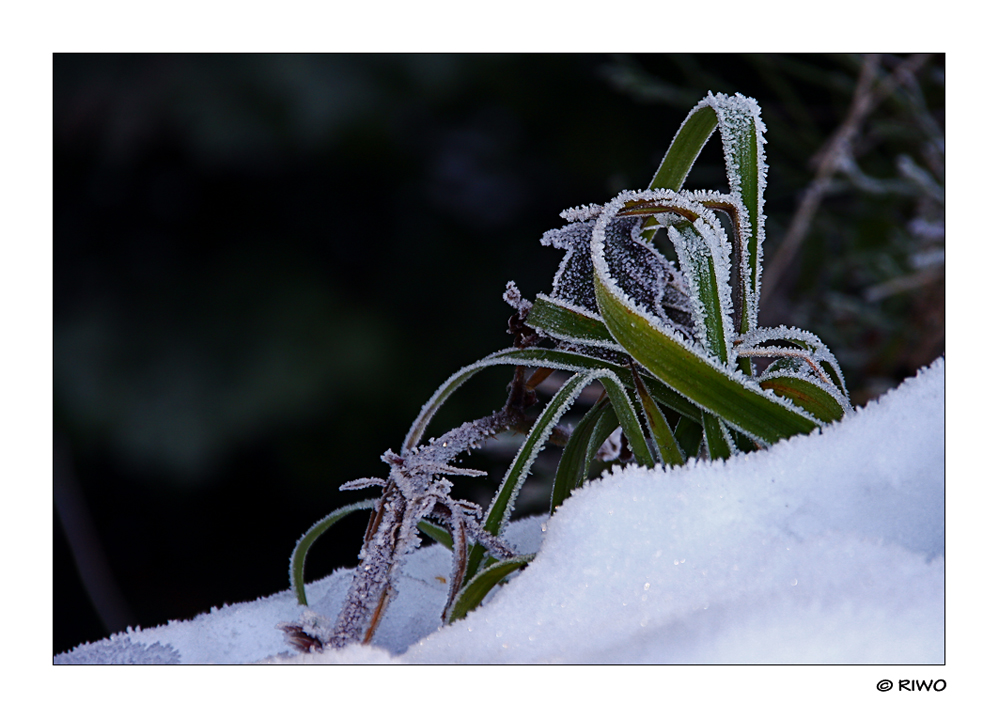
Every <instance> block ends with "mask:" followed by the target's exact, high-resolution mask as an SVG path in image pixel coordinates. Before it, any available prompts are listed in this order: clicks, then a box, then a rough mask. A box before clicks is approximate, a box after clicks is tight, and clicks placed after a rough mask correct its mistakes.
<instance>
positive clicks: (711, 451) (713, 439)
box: [703, 412, 732, 459]
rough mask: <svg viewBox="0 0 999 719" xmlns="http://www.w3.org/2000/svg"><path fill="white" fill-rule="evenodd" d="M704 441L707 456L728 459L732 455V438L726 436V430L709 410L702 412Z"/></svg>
mask: <svg viewBox="0 0 999 719" xmlns="http://www.w3.org/2000/svg"><path fill="white" fill-rule="evenodd" d="M703 424H704V442H705V444H706V445H707V448H708V456H709V457H710V458H711V459H728V458H729V457H731V456H732V439H731V438H730V437H729V436H728V430H726V429H725V426H724V425H723V424H722V423H721V422H720V421H719V420H718V418H717V417H716V416H714V415H713V414H710V413H709V412H705V413H704V419H703Z"/></svg>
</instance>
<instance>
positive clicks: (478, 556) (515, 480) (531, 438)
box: [466, 372, 595, 581]
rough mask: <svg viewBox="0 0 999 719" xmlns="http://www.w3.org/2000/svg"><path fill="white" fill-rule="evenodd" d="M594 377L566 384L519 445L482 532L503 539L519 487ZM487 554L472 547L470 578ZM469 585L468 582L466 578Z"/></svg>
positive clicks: (581, 376)
mask: <svg viewBox="0 0 999 719" xmlns="http://www.w3.org/2000/svg"><path fill="white" fill-rule="evenodd" d="M594 374H595V373H593V372H582V373H580V374H575V375H573V376H572V377H570V378H569V379H568V380H566V381H565V383H564V384H563V385H562V386H561V387H560V388H559V390H558V392H556V393H555V396H554V397H552V398H551V400H550V401H549V402H548V404H547V405H546V406H545V409H544V411H542V413H541V415H540V416H539V417H538V418H537V420H535V422H534V426H533V427H531V431H530V432H529V433H528V434H527V439H525V440H524V443H523V444H522V445H520V449H519V450H518V451H517V456H516V457H514V459H513V462H512V463H511V464H510V467H509V468H508V469H507V471H506V475H505V476H504V477H503V481H502V482H501V483H500V487H499V489H498V490H496V494H495V495H494V496H493V501H492V503H491V504H490V505H489V510H488V511H487V512H486V518H485V520H483V522H482V528H483V529H484V530H485V531H487V532H489V533H490V534H492V535H493V536H496V537H498V536H500V534H501V533H502V531H503V527H505V526H506V523H507V520H508V519H509V518H510V512H511V511H512V510H513V504H514V502H515V501H516V500H517V494H518V493H519V492H520V487H521V485H522V484H523V483H524V479H525V478H526V477H527V473H528V472H530V470H531V466H532V465H533V464H534V460H535V458H536V457H537V456H538V452H540V451H541V449H542V448H543V447H544V444H545V442H546V441H547V440H548V437H549V436H551V433H552V430H553V429H555V425H556V424H558V421H559V419H561V418H562V415H563V414H565V411H566V410H567V409H569V407H570V406H571V405H572V403H573V402H575V401H576V398H577V397H578V396H579V393H580V392H582V391H583V389H584V388H585V387H586V386H587V385H588V384H590V382H592V381H593V379H594V376H593V375H594ZM485 553H486V551H485V548H484V547H483V546H482V545H481V544H479V543H476V544H475V545H474V546H473V547H472V549H471V551H470V552H469V554H468V566H469V568H470V569H471V571H470V572H469V574H473V573H475V572H476V571H478V569H479V565H480V564H481V563H482V560H483V557H484V556H485ZM466 581H470V580H468V579H467V575H466Z"/></svg>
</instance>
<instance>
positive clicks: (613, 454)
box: [281, 93, 853, 650]
mask: <svg viewBox="0 0 999 719" xmlns="http://www.w3.org/2000/svg"><path fill="white" fill-rule="evenodd" d="M716 129H717V130H718V131H719V133H720V135H721V140H722V147H723V151H724V157H725V167H726V172H727V178H728V184H729V192H727V193H720V192H709V191H704V190H687V189H683V183H684V180H685V179H686V177H687V174H688V172H689V171H690V168H691V166H692V165H693V163H694V161H695V160H696V159H697V157H698V155H699V154H700V152H701V149H702V148H703V147H704V144H705V143H706V142H707V140H708V138H709V137H710V136H711V134H712V133H713V132H714V131H715V130H716ZM764 130H765V128H764V125H763V122H762V120H761V119H760V110H759V106H758V105H757V103H756V101H755V100H752V99H750V98H746V97H743V96H742V95H738V94H737V95H735V96H734V97H730V96H727V95H715V94H711V93H709V94H708V96H707V97H706V98H704V99H703V100H702V101H701V102H700V103H698V104H697V105H696V106H695V107H694V109H693V110H691V112H690V114H689V115H688V116H687V118H686V119H685V120H684V122H683V124H682V125H681V127H680V130H679V131H678V132H677V134H676V136H675V137H674V139H673V142H672V144H671V145H670V148H669V150H668V151H667V153H666V156H665V157H664V158H663V161H662V164H661V165H660V167H659V169H658V171H657V172H656V174H655V176H654V177H653V180H652V183H651V184H650V187H649V188H648V189H646V190H627V191H624V192H622V193H620V194H619V195H618V196H617V197H615V198H613V199H612V200H610V201H609V202H607V203H605V204H602V205H599V204H591V205H585V206H581V207H576V208H572V209H569V210H565V211H564V212H563V213H562V218H563V219H564V220H565V221H566V222H567V223H568V224H566V225H565V226H564V227H562V228H560V229H555V230H550V231H549V232H546V233H545V234H544V236H543V237H542V239H541V243H542V244H543V245H546V246H551V247H555V248H557V249H560V250H563V251H564V252H565V256H564V258H563V260H562V263H561V265H560V266H559V269H558V272H557V273H556V275H555V278H554V282H553V287H552V291H551V293H550V294H539V295H538V296H537V297H536V298H535V301H534V302H533V303H532V302H530V301H528V300H526V299H524V298H523V297H522V296H521V294H520V292H519V290H518V289H517V287H516V285H515V284H514V283H512V282H510V283H508V284H507V287H506V291H505V292H504V295H503V297H504V299H505V300H506V302H507V303H508V304H510V305H511V306H512V307H513V308H514V310H515V314H514V315H513V316H512V317H511V318H510V322H509V332H510V333H511V334H512V335H513V336H514V342H513V345H514V346H513V347H512V348H511V349H506V350H502V351H500V352H496V353H493V354H491V355H489V356H487V357H485V358H483V359H482V360H480V361H479V362H476V363H475V364H472V365H470V366H468V367H465V368H464V369H462V370H459V371H458V372H456V373H455V374H454V375H452V376H451V377H450V378H449V379H448V380H447V381H445V382H444V384H442V385H441V386H440V387H439V388H438V390H437V391H436V392H435V393H434V395H433V396H432V397H431V398H430V400H429V401H428V402H427V403H426V404H425V405H424V406H423V408H422V409H421V411H420V413H419V415H418V416H417V418H416V420H415V421H414V422H413V424H412V426H411V427H410V430H409V433H408V434H407V436H406V438H405V440H404V441H403V444H402V449H401V450H400V452H398V453H396V452H392V451H387V452H386V453H385V454H384V455H383V457H382V458H383V460H385V462H386V463H387V464H388V465H389V467H390V469H389V474H388V478H387V479H380V478H365V479H359V480H354V481H352V482H347V483H346V484H344V485H343V486H342V487H341V489H352V490H353V489H364V488H368V487H378V488H380V489H381V491H382V494H381V497H379V498H378V499H375V500H366V501H362V502H357V503H355V504H352V505H349V506H347V507H343V508H341V509H339V510H337V511H335V512H333V513H332V514H330V515H329V516H327V517H326V518H324V519H323V520H321V521H320V522H317V523H316V524H315V525H314V526H313V527H312V528H311V529H310V530H309V531H308V532H307V533H306V534H305V535H304V536H303V537H302V539H301V540H300V541H299V543H298V546H297V547H296V548H295V552H294V553H293V555H292V559H291V583H292V586H293V588H294V589H295V591H296V594H297V596H298V599H299V602H300V603H301V604H303V605H306V604H307V602H306V595H305V583H304V565H305V556H306V553H307V551H308V549H309V547H310V546H311V545H312V543H313V542H314V541H315V540H316V538H317V537H319V536H320V535H321V534H322V533H323V532H325V531H326V530H327V529H328V528H329V527H330V526H332V524H334V523H335V522H336V521H338V520H339V519H340V518H342V517H343V516H346V515H347V514H349V513H350V512H353V511H356V510H361V509H370V510H372V513H371V519H370V521H369V523H368V529H367V531H366V533H365V537H364V546H363V547H362V549H361V552H360V554H359V557H358V558H359V560H360V563H359V565H358V567H357V569H355V570H354V575H353V580H352V582H351V585H350V588H349V590H348V593H347V597H346V600H345V602H344V605H343V608H342V609H341V611H340V614H339V616H337V617H336V618H335V619H330V618H327V617H322V616H319V615H317V614H315V613H314V612H311V611H310V610H305V612H304V613H303V615H302V618H301V619H300V620H299V621H298V622H296V623H291V624H283V625H281V628H282V629H283V630H284V631H285V632H287V633H288V636H289V640H290V641H291V642H292V644H294V645H295V646H296V647H298V648H300V649H303V650H312V649H318V650H322V649H324V648H326V647H342V646H345V645H347V644H350V643H353V642H369V641H371V639H372V638H373V637H374V634H375V631H376V629H377V627H378V623H379V621H380V619H381V617H382V616H383V614H384V611H385V607H386V606H387V604H388V602H390V601H391V599H392V595H393V588H392V586H393V581H394V579H395V578H396V577H397V576H398V572H399V570H400V567H401V566H402V563H403V562H404V561H405V558H406V555H407V554H409V553H410V552H412V551H413V550H414V549H415V548H416V547H418V546H419V544H420V537H419V534H418V532H419V531H423V532H424V533H425V534H427V535H429V536H430V537H431V538H433V539H435V540H437V541H439V542H441V543H442V544H444V545H445V546H446V547H448V548H449V549H450V550H451V552H452V568H451V577H450V585H449V592H448V599H447V603H446V605H445V607H444V611H443V615H442V621H445V622H453V621H455V620H458V619H460V618H462V617H463V616H465V614H467V612H469V611H470V610H472V609H474V608H475V607H476V606H478V605H479V604H480V603H481V602H482V600H483V599H484V598H485V596H486V594H487V593H488V592H489V591H490V590H491V589H492V588H493V587H495V586H496V584H497V583H499V582H500V581H503V580H504V579H505V578H508V576H509V575H510V574H511V573H512V572H515V571H517V570H518V569H521V568H522V567H524V566H525V565H526V564H527V563H528V562H530V560H531V558H532V555H525V556H518V555H516V553H515V552H514V550H512V549H511V548H510V547H508V546H507V545H506V544H505V543H504V542H503V541H502V540H501V537H502V534H503V530H504V529H505V527H506V524H507V522H508V520H509V518H510V513H511V511H512V509H513V506H514V503H515V502H516V499H517V495H518V494H519V492H520V488H521V486H522V484H523V482H524V480H525V479H526V477H527V475H528V473H529V472H530V470H531V467H532V466H533V464H534V461H535V459H536V457H537V455H538V452H540V451H541V449H542V448H543V447H544V445H545V443H547V442H549V441H553V440H555V439H556V438H558V440H559V443H561V444H563V445H564V449H563V451H562V456H561V459H560V460H559V464H558V468H557V470H556V473H555V478H554V484H553V490H552V496H551V503H550V509H551V511H552V512H554V511H556V509H557V508H558V507H559V506H560V505H561V503H562V502H563V501H564V500H565V499H566V498H567V497H568V496H569V494H570V493H571V492H572V490H573V489H575V488H577V487H579V486H581V485H582V484H583V483H585V482H586V481H587V479H588V478H589V475H590V470H591V465H592V464H593V462H594V460H597V461H607V460H610V461H616V462H627V461H634V462H637V463H639V464H642V465H645V466H649V467H651V466H653V465H655V464H661V465H664V466H669V465H679V464H682V463H684V462H686V461H688V460H690V459H692V458H695V457H702V458H705V459H725V458H728V457H730V456H732V455H734V454H737V453H739V452H751V451H755V450H758V449H763V448H765V447H767V446H769V445H771V444H774V443H776V442H779V441H780V440H782V439H785V438H788V437H791V436H793V435H796V434H800V433H807V432H811V431H812V430H814V429H815V428H817V427H819V426H821V425H823V424H825V423H828V422H832V421H836V420H838V419H841V418H842V417H843V416H844V415H845V414H846V413H847V412H852V411H853V408H852V406H851V405H850V401H849V397H848V395H847V392H846V388H845V385H844V382H843V376H842V373H841V371H840V368H839V365H838V364H837V362H836V358H835V357H834V356H833V354H832V353H831V352H830V351H829V349H828V348H827V347H826V346H825V345H824V344H823V343H822V341H821V340H819V338H818V337H816V336H815V335H813V334H811V333H809V332H805V331H803V330H799V329H793V328H788V327H783V326H782V327H776V328H761V327H759V326H757V315H758V311H759V303H760V299H759V298H760V274H761V271H762V256H763V253H762V247H763V240H764V221H765V215H764V214H763V190H764V188H765V186H766V171H767V165H766V160H765V155H764V152H763V145H764V139H763V133H764ZM721 216H725V217H727V226H728V227H729V228H731V230H730V231H729V230H727V229H726V225H725V224H723V223H722V222H721V221H720V217H721ZM659 230H664V232H663V233H662V234H664V235H665V236H666V239H667V240H668V241H669V242H670V243H671V244H672V246H673V248H674V250H675V253H676V257H677V261H676V263H674V262H672V261H670V260H668V259H667V258H666V257H665V256H663V254H661V253H660V251H659V249H658V248H657V247H656V245H655V244H654V238H655V235H656V234H657V232H658V231H659ZM730 232H731V235H730ZM757 363H767V364H766V365H765V367H764V368H763V370H762V371H759V370H758V367H757ZM495 365H510V366H513V367H514V368H515V369H514V379H513V382H511V384H510V387H509V396H508V398H507V402H506V405H505V406H504V407H503V409H501V410H499V411H498V412H495V413H493V414H491V415H489V416H487V417H483V418H481V419H479V420H475V421H473V422H467V423H465V424H463V425H461V426H460V427H458V428H456V429H454V430H451V431H450V432H448V433H447V434H445V435H443V436H442V437H440V438H439V439H431V440H429V441H428V442H425V443H423V442H422V438H423V435H424V432H425V431H426V429H427V427H428V425H429V423H430V421H431V419H432V418H433V417H434V415H435V414H436V412H437V410H438V409H439V408H440V407H441V405H442V404H443V403H444V402H445V401H447V399H448V398H449V397H450V396H451V395H452V394H453V393H454V392H455V391H457V390H458V388H459V387H461V386H462V385H463V384H464V383H465V381H467V380H468V379H469V378H470V377H472V376H474V375H475V374H477V373H478V372H480V371H481V370H483V369H485V368H487V367H492V366H495ZM528 370H533V372H532V373H531V374H530V376H528V374H527V373H528ZM556 370H561V371H565V372H569V373H570V374H571V376H570V377H569V378H568V379H567V380H566V381H565V382H564V383H563V384H562V385H561V387H560V388H559V389H558V391H557V392H555V394H554V396H553V397H552V399H551V400H550V401H549V402H548V404H547V405H546V406H545V407H544V408H543V409H542V410H541V411H540V413H539V414H538V416H537V417H536V419H534V420H533V423H532V422H531V420H529V419H528V415H527V410H528V409H529V408H531V407H532V406H533V405H534V404H536V402H537V398H536V395H535V389H536V388H537V387H538V385H539V384H540V383H541V382H542V381H543V380H544V379H546V378H548V377H549V376H551V375H552V373H553V372H554V371H556ZM593 382H599V383H600V385H602V387H603V390H604V391H603V394H602V395H601V397H600V399H598V400H597V401H596V403H594V404H593V406H592V407H591V408H590V409H589V410H588V411H587V412H586V414H585V415H584V416H583V417H582V419H581V420H580V421H579V422H578V423H577V425H576V426H575V427H574V428H572V429H571V430H570V429H568V428H566V427H562V426H559V421H560V419H561V418H562V416H563V415H564V414H565V412H566V411H567V410H568V409H569V408H570V407H571V406H572V405H573V404H574V403H575V402H576V400H577V398H578V397H579V395H580V393H581V392H582V390H583V389H585V388H586V387H587V386H588V385H590V384H591V383H593ZM507 430H514V431H519V432H522V433H524V434H525V435H526V439H525V440H524V442H523V444H521V446H520V449H519V450H518V452H517V454H516V456H515V458H514V460H513V462H512V463H511V465H510V467H509V468H508V469H507V472H506V475H505V477H504V478H503V481H502V482H501V484H500V487H499V489H498V490H497V492H496V494H495V496H494V497H493V501H492V503H491V504H490V506H489V508H488V509H487V510H486V511H485V514H484V516H483V513H482V510H481V509H480V508H479V507H478V506H477V505H474V504H473V503H471V502H467V501H463V500H456V499H453V498H452V497H451V495H450V491H451V488H452V483H451V481H450V480H449V479H446V477H453V476H476V475H480V474H482V472H478V471H476V470H471V469H464V468H461V467H459V466H456V465H455V464H454V460H455V459H456V458H457V457H458V455H459V454H461V453H463V452H466V451H469V450H471V449H474V448H476V447H478V446H480V445H481V444H482V443H483V442H485V441H486V440H488V439H489V438H491V437H493V436H494V435H496V434H498V433H499V432H502V431H507ZM435 522H436V523H435ZM438 523H439V524H438Z"/></svg>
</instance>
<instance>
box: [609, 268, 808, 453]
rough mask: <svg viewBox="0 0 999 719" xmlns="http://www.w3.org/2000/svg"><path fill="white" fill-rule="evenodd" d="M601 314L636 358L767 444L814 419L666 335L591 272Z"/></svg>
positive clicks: (692, 398) (801, 430)
mask: <svg viewBox="0 0 999 719" xmlns="http://www.w3.org/2000/svg"><path fill="white" fill-rule="evenodd" d="M594 280H595V283H594V287H595V289H596V295H597V302H598V303H599V305H600V314H601V315H602V316H603V318H604V322H605V323H606V325H607V328H608V329H609V330H610V332H611V334H612V335H613V336H614V338H615V339H617V341H618V342H619V343H620V344H621V346H622V347H624V348H625V349H626V350H627V351H628V352H629V353H630V354H631V356H632V357H634V358H635V360H636V361H638V362H639V363H641V364H642V365H643V366H644V367H645V368H646V369H647V370H648V371H649V372H651V373H652V374H653V375H655V376H656V377H657V378H658V379H660V380H662V381H663V382H664V383H665V384H666V385H668V386H669V387H670V388H672V389H674V390H676V391H677V392H678V393H680V394H681V395H683V396H684V397H686V398H687V399H689V400H690V401H691V402H693V403H694V404H696V405H698V406H700V407H702V408H704V409H706V410H708V411H709V412H711V413H712V414H716V415H718V416H719V417H720V418H722V419H724V420H725V421H726V422H729V423H731V424H732V425H734V426H735V427H738V428H739V429H740V430H741V431H742V432H744V433H745V434H747V435H749V436H750V437H752V438H754V439H759V440H761V441H763V442H764V443H766V444H773V443H774V442H777V441H779V440H781V439H784V438H786V437H792V436H794V435H796V434H801V433H808V432H810V431H811V430H813V429H815V427H817V426H818V423H817V422H816V421H815V420H814V419H812V418H811V417H808V416H806V415H805V414H804V413H802V412H800V411H798V410H795V409H792V408H791V407H790V406H788V405H785V404H783V403H782V402H779V401H777V400H776V399H775V398H774V397H772V396H768V395H765V394H763V392H762V391H760V390H756V389H755V388H754V387H753V386H752V385H749V384H747V383H745V381H744V380H740V379H739V378H738V377H736V376H735V375H734V373H729V372H727V371H726V370H724V369H723V368H721V367H719V366H717V365H716V364H714V363H712V362H709V361H708V360H707V359H706V358H704V357H702V356H700V355H698V354H697V353H696V352H695V351H694V350H693V349H692V348H690V347H687V346H686V344H685V343H684V342H683V341H681V340H680V339H679V338H677V337H672V336H669V335H667V334H666V333H665V332H664V331H663V330H660V329H659V328H658V327H656V326H654V325H653V324H652V321H651V320H650V319H649V318H648V317H647V316H646V315H645V313H643V312H641V311H639V310H638V309H637V308H636V307H634V306H629V305H628V304H626V303H625V302H624V301H623V300H622V299H620V298H619V297H617V296H616V295H615V294H614V293H613V292H612V291H611V290H610V289H609V288H608V286H607V284H606V281H605V280H604V279H603V278H601V277H600V273H599V272H595V273H594Z"/></svg>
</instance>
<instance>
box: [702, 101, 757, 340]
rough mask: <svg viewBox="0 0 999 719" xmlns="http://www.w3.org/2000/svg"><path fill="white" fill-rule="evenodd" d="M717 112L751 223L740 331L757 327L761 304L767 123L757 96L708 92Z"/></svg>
mask: <svg viewBox="0 0 999 719" xmlns="http://www.w3.org/2000/svg"><path fill="white" fill-rule="evenodd" d="M701 102H702V103H704V104H706V105H708V106H710V107H711V108H712V109H714V111H715V112H716V113H717V117H718V132H719V134H720V135H721V140H722V151H723V153H724V156H725V173H726V175H727V176H728V185H729V188H730V190H731V192H732V194H734V195H736V196H737V197H738V198H739V199H740V200H741V201H742V204H743V206H745V208H746V212H747V216H748V217H747V218H748V227H746V228H745V229H746V233H745V235H744V236H743V237H741V238H738V242H737V244H738V246H739V247H738V250H737V252H738V255H739V262H738V264H737V266H736V271H737V272H738V273H739V279H740V281H741V285H742V287H743V290H744V298H743V302H742V316H741V317H739V318H738V322H739V327H740V330H739V331H740V332H741V333H746V332H749V331H750V330H752V329H755V328H756V318H757V315H758V313H759V304H760V273H761V271H762V247H763V238H764V232H763V217H764V215H763V189H764V188H765V187H766V183H767V162H766V156H765V154H764V151H763V145H764V140H763V132H764V130H765V129H766V127H765V126H764V124H763V120H762V119H761V117H760V106H759V105H758V104H757V102H756V100H753V99H752V98H747V97H743V96H742V95H739V94H736V95H735V96H734V97H731V96H728V95H721V94H718V95H714V94H712V93H708V96H707V97H706V98H704V100H702V101H701Z"/></svg>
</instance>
